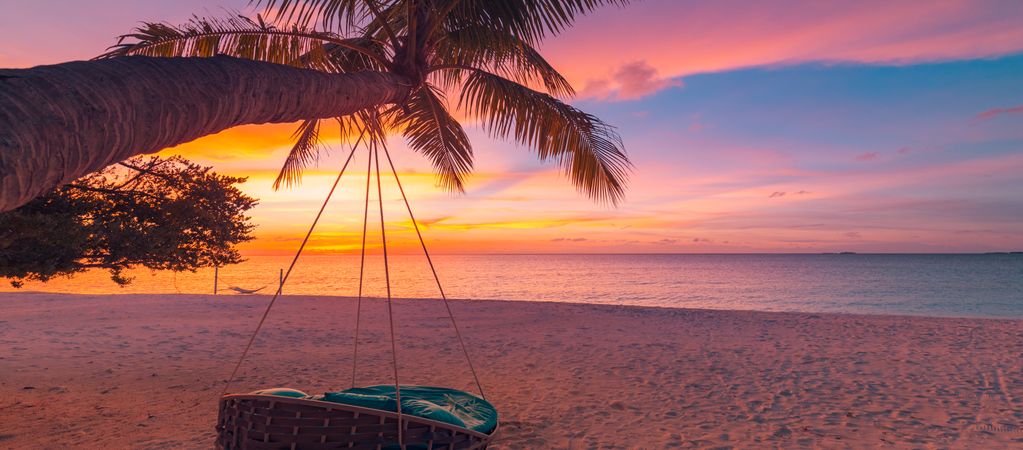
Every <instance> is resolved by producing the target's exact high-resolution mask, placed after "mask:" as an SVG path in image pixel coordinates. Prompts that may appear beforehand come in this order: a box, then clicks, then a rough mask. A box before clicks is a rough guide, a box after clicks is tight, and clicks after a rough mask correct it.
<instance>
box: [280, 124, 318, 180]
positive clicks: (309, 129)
mask: <svg viewBox="0 0 1023 450" xmlns="http://www.w3.org/2000/svg"><path fill="white" fill-rule="evenodd" d="M292 137H294V138H295V139H296V140H295V145H294V146H292V147H291V151H290V152H288V157H287V158H286V159H285V160H284V166H283V167H281V172H280V173H279V174H277V179H275V180H274V184H273V188H274V190H275V191H276V190H278V189H280V187H281V184H282V183H283V184H285V185H287V186H288V187H291V186H294V185H296V184H299V183H301V182H302V170H303V169H305V168H306V167H308V166H309V165H310V164H312V163H314V162H316V161H317V160H318V159H319V154H320V149H321V147H320V121H319V120H306V121H304V122H302V123H301V124H300V125H299V126H298V129H297V130H295V134H293V135H292Z"/></svg>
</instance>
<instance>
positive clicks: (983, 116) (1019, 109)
mask: <svg viewBox="0 0 1023 450" xmlns="http://www.w3.org/2000/svg"><path fill="white" fill-rule="evenodd" d="M1019 113H1023V105H1019V106H1013V107H1011V108H992V109H989V110H987V111H984V112H982V113H980V114H977V119H978V120H987V119H991V118H993V117H995V116H1000V115H1003V114H1019Z"/></svg>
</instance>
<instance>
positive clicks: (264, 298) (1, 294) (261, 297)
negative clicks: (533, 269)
mask: <svg viewBox="0 0 1023 450" xmlns="http://www.w3.org/2000/svg"><path fill="white" fill-rule="evenodd" d="M23 295H31V296H44V297H69V298H70V299H72V300H74V299H79V300H80V299H81V297H103V298H105V297H149V296H159V297H166V298H184V297H188V298H202V299H206V300H214V299H223V298H237V299H246V298H249V299H252V300H254V301H261V302H263V304H264V305H265V304H266V303H268V302H269V301H270V298H271V297H272V296H273V295H272V294H219V295H212V294H186V293H180V294H179V293H173V294H170V293H155V294H138V293H126V294H70V293H66V292H48V291H23V292H11V291H0V302H4V301H9V300H7V299H5V297H19V296H23ZM281 298H291V299H303V300H309V299H324V300H331V299H334V300H338V301H354V300H356V297H355V296H347V295H309V294H293V295H292V294H287V295H284V296H282V297H281ZM363 299H368V300H371V301H384V300H386V297H377V296H367V297H363ZM392 300H394V301H401V302H409V301H411V302H421V301H422V302H432V301H437V302H440V301H443V300H442V299H441V298H439V297H437V298H432V297H392ZM278 301H281V299H278ZM448 301H449V302H458V303H495V304H506V303H508V304H549V305H575V306H582V307H590V306H592V307H597V308H611V309H617V308H629V309H632V308H635V309H651V310H666V311H694V312H736V313H757V314H800V315H805V314H811V315H825V316H854V317H859V316H864V317H893V318H897V317H902V318H908V319H914V318H922V319H953V320H954V319H965V320H993V321H1023V317H1001V316H990V315H977V316H971V315H935V314H923V313H921V314H908V313H883V312H836V311H798V310H779V311H771V310H762V309H726V308H720V309H717V308H692V307H685V306H658V305H628V304H608V303H586V302H576V301H556V300H503V299H493V298H479V299H472V298H448ZM0 306H2V303H0ZM271 313H272V311H271ZM455 319H456V320H457V319H458V317H457V316H456V317H455Z"/></svg>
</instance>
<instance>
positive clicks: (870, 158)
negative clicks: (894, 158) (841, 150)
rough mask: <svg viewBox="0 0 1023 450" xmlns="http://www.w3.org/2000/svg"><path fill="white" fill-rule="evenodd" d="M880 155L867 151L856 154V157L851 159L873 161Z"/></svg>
mask: <svg viewBox="0 0 1023 450" xmlns="http://www.w3.org/2000/svg"><path fill="white" fill-rule="evenodd" d="M880 156H881V155H879V154H878V153H877V152H867V153H861V154H859V155H856V158H853V159H855V160H856V161H860V162H867V161H873V160H875V159H877V158H878V157H880Z"/></svg>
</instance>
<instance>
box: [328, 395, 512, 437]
mask: <svg viewBox="0 0 1023 450" xmlns="http://www.w3.org/2000/svg"><path fill="white" fill-rule="evenodd" d="M395 397H396V396H395V393H394V385H380V386H368V387H360V388H352V389H347V390H344V391H341V392H327V393H326V394H324V395H323V400H324V401H328V402H334V403H343V404H346V405H352V406H361V407H363V408H371V409H378V410H382V411H397V407H396V405H397V401H396V400H395ZM401 412H402V414H408V415H410V416H416V417H422V418H424V419H430V420H436V421H438V422H444V423H449V424H452V425H455V426H459V427H462V428H468V429H470V430H474V431H478V432H481V433H487V434H490V433H491V432H493V431H494V429H495V428H497V410H495V409H494V405H491V404H490V402H488V401H486V400H484V399H482V398H479V397H477V396H475V395H473V394H470V393H468V392H465V391H459V390H456V389H448V388H441V387H431V386H413V385H408V386H401Z"/></svg>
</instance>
